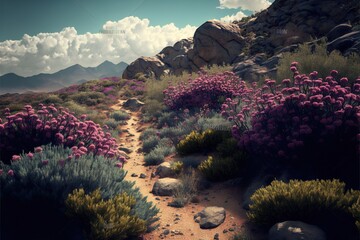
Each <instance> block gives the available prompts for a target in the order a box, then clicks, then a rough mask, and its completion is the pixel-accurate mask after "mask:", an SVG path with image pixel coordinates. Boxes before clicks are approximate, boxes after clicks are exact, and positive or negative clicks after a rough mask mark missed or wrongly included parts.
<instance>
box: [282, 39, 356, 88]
mask: <svg viewBox="0 0 360 240" xmlns="http://www.w3.org/2000/svg"><path fill="white" fill-rule="evenodd" d="M295 61H296V62H299V71H300V72H302V73H305V74H309V73H311V72H313V71H314V70H316V71H318V73H319V74H318V76H319V77H321V78H325V77H326V76H328V75H329V73H330V72H331V71H332V70H334V69H336V70H337V71H338V72H339V76H346V77H347V78H348V79H349V81H355V79H356V78H357V77H358V76H359V69H360V55H350V56H349V57H344V56H342V55H341V53H340V52H337V51H332V52H331V53H328V52H327V49H326V44H325V43H320V44H317V45H315V50H314V51H312V49H311V47H309V46H308V45H307V44H303V45H300V47H299V49H298V51H297V52H295V53H285V54H284V55H283V57H282V58H281V60H280V62H279V65H278V70H277V77H276V79H277V80H278V81H282V80H283V79H287V78H289V76H292V75H293V73H292V72H291V71H290V68H289V66H290V64H291V63H292V62H295ZM279 83H280V82H279Z"/></svg>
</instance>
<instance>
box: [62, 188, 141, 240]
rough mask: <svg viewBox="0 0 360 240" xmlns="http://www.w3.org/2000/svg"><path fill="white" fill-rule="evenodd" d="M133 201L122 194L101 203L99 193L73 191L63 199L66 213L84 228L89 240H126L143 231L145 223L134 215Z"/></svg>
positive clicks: (133, 199) (134, 201)
mask: <svg viewBox="0 0 360 240" xmlns="http://www.w3.org/2000/svg"><path fill="white" fill-rule="evenodd" d="M135 203H136V200H135V198H134V197H132V196H129V195H128V194H126V193H122V194H119V195H116V196H114V197H113V198H110V199H107V200H104V199H103V198H102V196H101V192H100V190H99V189H96V190H95V191H94V192H92V193H90V194H85V191H84V189H82V188H81V189H75V190H74V191H73V193H71V194H69V196H68V198H67V199H66V208H67V213H68V214H69V215H70V216H71V217H73V218H78V219H79V220H81V221H82V222H83V224H84V225H85V226H86V231H87V235H88V236H89V237H90V239H99V240H100V239H119V240H121V239H128V238H129V237H130V236H133V237H136V236H139V235H140V234H142V233H145V231H146V222H145V221H144V220H143V219H141V218H139V217H138V216H136V215H134V212H132V211H133V209H134V206H135Z"/></svg>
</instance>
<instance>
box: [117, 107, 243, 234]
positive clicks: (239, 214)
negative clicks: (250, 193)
mask: <svg viewBox="0 0 360 240" xmlns="http://www.w3.org/2000/svg"><path fill="white" fill-rule="evenodd" d="M121 105H122V101H120V102H119V104H117V105H114V106H112V108H113V109H114V110H119V109H121ZM127 112H128V113H129V114H130V115H131V119H130V120H128V122H127V125H126V126H124V128H123V129H124V130H125V129H126V130H127V132H125V133H123V135H122V136H121V138H120V145H122V146H123V147H126V148H129V149H131V150H132V152H131V153H130V154H128V155H129V162H128V163H127V164H126V165H125V167H124V169H125V170H126V171H127V172H128V173H127V175H126V178H125V179H127V180H129V181H135V183H136V184H135V185H136V187H138V188H139V189H140V192H141V193H142V194H143V195H144V196H147V197H148V200H149V201H152V202H153V203H154V204H155V205H156V206H157V207H158V208H159V209H160V213H159V217H160V221H159V223H160V227H159V228H158V229H156V230H154V231H153V232H151V233H147V234H145V235H144V236H143V239H146V240H150V239H152V240H156V239H186V240H189V239H197V240H198V239H203V240H205V239H214V236H215V234H217V233H218V234H219V239H221V240H222V239H229V238H230V237H231V236H232V235H233V234H234V233H235V232H237V231H239V230H240V229H241V228H242V226H243V224H244V223H245V221H246V214H245V211H244V210H243V209H242V207H241V192H240V189H239V188H236V187H228V186H224V185H223V184H213V185H212V186H211V187H210V188H208V189H206V190H204V191H201V192H200V193H199V199H200V202H199V203H190V204H188V205H187V206H185V207H184V208H174V207H170V206H168V203H169V202H171V201H172V198H171V197H159V196H154V195H153V194H151V193H150V191H151V190H152V187H153V184H154V182H155V181H156V179H157V177H155V178H151V173H152V172H154V171H155V169H156V167H145V166H144V165H143V163H144V162H143V161H144V155H143V154H142V153H138V151H137V150H138V149H139V148H141V141H140V140H139V136H140V134H141V129H144V128H146V127H147V126H144V125H141V123H140V121H139V117H140V114H139V112H130V111H127ZM142 173H144V174H146V178H139V176H140V174H142ZM132 174H136V175H138V176H137V177H134V176H133V177H132V176H131V175H132ZM207 206H219V207H224V208H225V210H226V218H225V222H224V223H223V224H221V225H220V226H218V227H217V228H214V229H208V230H206V229H200V227H199V224H198V223H195V221H194V215H195V214H196V213H198V212H199V211H201V210H202V209H203V208H204V207H207ZM166 230H169V231H170V233H168V234H167V235H164V234H163V233H164V231H165V232H167V231H166Z"/></svg>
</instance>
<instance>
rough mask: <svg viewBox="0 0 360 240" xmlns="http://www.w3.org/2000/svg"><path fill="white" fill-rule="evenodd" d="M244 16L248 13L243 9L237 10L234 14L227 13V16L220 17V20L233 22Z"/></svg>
mask: <svg viewBox="0 0 360 240" xmlns="http://www.w3.org/2000/svg"><path fill="white" fill-rule="evenodd" d="M243 17H246V14H245V13H243V12H242V11H239V12H237V13H236V14H233V15H227V16H225V17H222V18H220V21H222V22H233V21H235V20H241V19H242V18H243Z"/></svg>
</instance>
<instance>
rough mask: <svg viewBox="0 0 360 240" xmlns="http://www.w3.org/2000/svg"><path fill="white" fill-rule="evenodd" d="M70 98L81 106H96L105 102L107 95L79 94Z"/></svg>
mask: <svg viewBox="0 0 360 240" xmlns="http://www.w3.org/2000/svg"><path fill="white" fill-rule="evenodd" d="M70 98H71V99H72V100H74V101H75V102H77V103H79V104H84V105H87V106H94V105H96V104H99V103H101V102H103V101H104V99H105V94H104V93H102V92H79V93H75V94H73V95H71V96H70Z"/></svg>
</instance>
